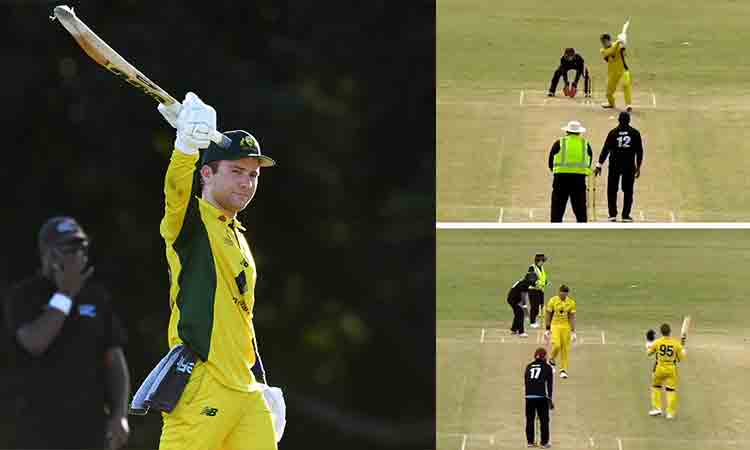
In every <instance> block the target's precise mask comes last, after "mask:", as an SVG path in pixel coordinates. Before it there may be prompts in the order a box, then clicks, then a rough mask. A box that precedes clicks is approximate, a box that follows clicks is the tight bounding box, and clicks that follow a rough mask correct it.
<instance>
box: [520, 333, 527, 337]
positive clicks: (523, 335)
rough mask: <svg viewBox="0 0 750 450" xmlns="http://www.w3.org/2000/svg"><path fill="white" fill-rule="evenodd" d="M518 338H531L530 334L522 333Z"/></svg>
mask: <svg viewBox="0 0 750 450" xmlns="http://www.w3.org/2000/svg"><path fill="white" fill-rule="evenodd" d="M518 337H529V334H528V333H521V334H519V335H518Z"/></svg>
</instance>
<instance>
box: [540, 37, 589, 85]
mask: <svg viewBox="0 0 750 450" xmlns="http://www.w3.org/2000/svg"><path fill="white" fill-rule="evenodd" d="M571 70H575V72H576V75H575V79H574V80H573V84H572V85H571V84H570V80H568V72H569V71H571ZM582 76H583V82H584V85H583V91H584V94H585V96H586V97H590V96H591V79H590V78H589V72H588V70H587V69H586V65H585V63H584V61H583V57H582V56H581V55H579V54H578V53H576V51H575V49H574V48H566V49H565V52H564V53H563V55H562V56H561V57H560V65H559V66H557V69H555V73H553V74H552V81H551V82H550V85H549V93H548V94H547V95H548V96H549V97H554V96H555V91H556V90H557V83H559V82H560V77H562V79H563V82H564V83H565V87H564V89H563V91H564V92H565V93H566V95H567V93H568V90H569V89H570V88H571V87H572V88H573V95H571V96H570V97H574V96H575V90H576V89H577V88H578V81H579V80H580V79H581V77H582Z"/></svg>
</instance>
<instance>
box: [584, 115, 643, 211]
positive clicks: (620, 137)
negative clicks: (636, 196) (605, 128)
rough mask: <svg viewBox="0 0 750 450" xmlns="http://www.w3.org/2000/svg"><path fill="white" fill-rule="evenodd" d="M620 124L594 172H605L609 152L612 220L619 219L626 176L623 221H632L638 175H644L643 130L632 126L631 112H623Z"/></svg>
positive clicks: (608, 140) (608, 202)
mask: <svg viewBox="0 0 750 450" xmlns="http://www.w3.org/2000/svg"><path fill="white" fill-rule="evenodd" d="M617 120H618V122H619V124H618V125H617V127H615V128H614V129H612V131H610V132H609V134H608V135H607V139H606V140H605V141H604V146H603V147H602V152H601V153H600V154H599V162H598V163H597V164H596V168H595V169H594V175H595V176H598V175H599V174H600V173H601V172H602V165H603V164H604V162H605V161H606V160H607V156H609V175H608V176H607V208H608V209H609V221H610V222H614V221H616V220H617V192H618V191H619V188H620V180H622V192H623V197H624V198H623V205H622V221H623V222H632V221H633V219H632V218H631V217H630V209H631V208H632V206H633V185H634V184H635V179H636V178H638V177H639V176H640V175H641V164H642V163H643V141H642V140H641V133H639V132H638V130H636V129H635V128H633V127H631V126H630V114H629V113H627V112H621V113H620V115H619V117H618V119H617Z"/></svg>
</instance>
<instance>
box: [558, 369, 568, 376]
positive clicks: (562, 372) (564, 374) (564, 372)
mask: <svg viewBox="0 0 750 450" xmlns="http://www.w3.org/2000/svg"><path fill="white" fill-rule="evenodd" d="M560 378H568V372H566V371H564V370H561V371H560Z"/></svg>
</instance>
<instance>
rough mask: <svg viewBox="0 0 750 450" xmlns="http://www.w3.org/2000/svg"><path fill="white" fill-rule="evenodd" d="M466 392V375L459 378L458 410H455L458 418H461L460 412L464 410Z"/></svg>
mask: <svg viewBox="0 0 750 450" xmlns="http://www.w3.org/2000/svg"><path fill="white" fill-rule="evenodd" d="M465 391H466V375H464V376H463V377H461V388H460V389H459V391H458V392H459V393H460V397H459V398H458V408H456V412H457V413H458V416H459V417H460V416H461V412H462V411H463V409H464V392H465Z"/></svg>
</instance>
